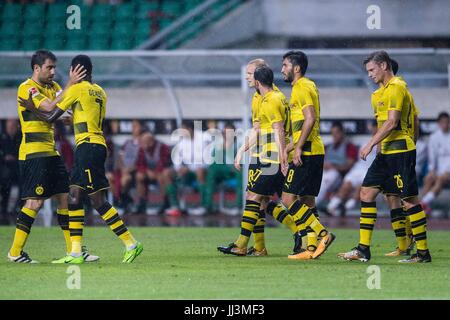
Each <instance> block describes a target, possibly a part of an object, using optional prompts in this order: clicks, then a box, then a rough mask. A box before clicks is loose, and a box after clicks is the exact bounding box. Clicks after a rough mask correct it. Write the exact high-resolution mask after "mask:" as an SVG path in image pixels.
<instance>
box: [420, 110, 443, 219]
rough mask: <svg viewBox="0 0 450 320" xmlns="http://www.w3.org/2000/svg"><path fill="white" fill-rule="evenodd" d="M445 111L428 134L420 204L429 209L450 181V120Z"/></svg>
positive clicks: (426, 209)
mask: <svg viewBox="0 0 450 320" xmlns="http://www.w3.org/2000/svg"><path fill="white" fill-rule="evenodd" d="M449 120H450V119H449V115H448V113H447V112H441V113H440V114H439V116H438V119H437V121H438V126H439V128H438V130H437V131H436V132H434V133H433V134H432V135H431V136H430V140H429V142H428V161H429V162H428V174H427V176H426V177H425V184H424V186H423V190H422V193H423V194H424V196H423V198H422V206H423V207H424V209H425V211H429V206H430V205H431V203H432V202H433V200H434V199H435V198H436V197H437V196H438V195H439V193H440V192H441V190H442V188H443V187H445V186H446V184H447V183H448V182H449V181H450V130H449V129H450V127H449V124H450V121H449Z"/></svg>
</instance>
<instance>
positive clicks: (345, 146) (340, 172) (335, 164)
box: [316, 121, 358, 207]
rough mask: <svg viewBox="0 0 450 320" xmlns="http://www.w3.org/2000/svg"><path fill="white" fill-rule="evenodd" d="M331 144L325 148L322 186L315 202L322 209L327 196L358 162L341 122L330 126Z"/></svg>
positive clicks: (354, 147) (356, 150) (352, 145)
mask: <svg viewBox="0 0 450 320" xmlns="http://www.w3.org/2000/svg"><path fill="white" fill-rule="evenodd" d="M331 136H332V139H333V141H332V143H330V144H327V145H326V146H325V161H324V164H323V177H322V185H321V187H320V192H319V195H318V196H317V199H316V202H317V204H318V205H319V206H321V207H323V201H324V200H325V198H326V196H327V194H328V193H329V192H331V191H333V190H336V189H338V188H339V186H340V185H341V183H342V179H343V178H344V176H345V175H346V174H347V172H348V171H349V170H350V169H351V168H352V167H353V165H354V164H355V162H356V161H357V160H358V148H357V147H356V146H355V145H354V144H353V143H351V142H350V141H349V140H348V139H347V137H346V136H345V131H344V127H343V125H342V123H341V122H339V121H335V122H333V124H332V126H331Z"/></svg>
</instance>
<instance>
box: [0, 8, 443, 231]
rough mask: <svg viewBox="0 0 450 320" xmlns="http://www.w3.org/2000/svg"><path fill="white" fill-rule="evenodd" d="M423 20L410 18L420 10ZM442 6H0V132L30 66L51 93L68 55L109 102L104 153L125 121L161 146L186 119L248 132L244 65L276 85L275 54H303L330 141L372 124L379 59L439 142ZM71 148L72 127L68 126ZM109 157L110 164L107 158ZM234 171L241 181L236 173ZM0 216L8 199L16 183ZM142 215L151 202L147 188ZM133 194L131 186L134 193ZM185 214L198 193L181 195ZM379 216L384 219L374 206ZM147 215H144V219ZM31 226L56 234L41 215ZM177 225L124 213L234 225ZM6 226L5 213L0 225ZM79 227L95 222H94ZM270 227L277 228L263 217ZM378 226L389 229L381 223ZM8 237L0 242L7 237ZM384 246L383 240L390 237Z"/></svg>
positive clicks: (47, 213) (125, 130) (219, 218)
mask: <svg viewBox="0 0 450 320" xmlns="http://www.w3.org/2000/svg"><path fill="white" fill-rule="evenodd" d="M69 5H77V6H78V7H79V8H80V9H81V20H80V22H81V29H72V30H71V29H69V28H67V26H66V22H67V19H68V17H69V16H70V15H71V14H70V13H67V12H66V9H67V7H68V6H69ZM372 5H377V6H378V7H379V8H380V18H381V28H380V29H371V28H369V27H368V20H369V19H370V17H371V15H372V13H371V12H368V8H369V7H370V6H372ZM419 8H420V9H419ZM448 21H450V3H449V2H448V1H446V0H430V1H421V0H411V1H389V0H378V1H373V0H361V1H358V0H346V1H308V0H278V1H277V0H248V1H246V0H229V1H227V0H180V1H176V0H149V1H146V0H136V1H125V0H124V1H120V0H117V1H113V0H111V1H95V0H92V1H88V0H86V1H82V0H74V1H58V0H55V1H51V0H50V1H2V2H1V3H0V50H1V51H0V61H1V62H0V97H1V99H0V132H2V133H3V132H5V128H6V120H7V119H17V107H16V105H17V104H16V90H17V86H18V84H20V83H21V82H22V81H23V80H24V79H26V78H27V77H29V76H30V74H31V72H30V67H29V59H30V57H31V54H32V52H33V51H35V50H36V49H39V48H46V49H50V50H52V51H53V52H54V53H55V54H56V56H57V57H58V67H57V73H58V74H57V77H56V79H55V80H56V81H58V82H59V83H65V82H66V80H67V71H66V70H67V69H68V66H69V62H70V59H71V58H72V57H73V56H74V55H76V54H79V53H87V54H89V55H90V56H91V57H92V60H93V65H94V79H95V81H97V82H99V83H100V84H101V85H102V86H103V87H104V88H105V90H106V92H107V94H108V98H109V101H108V106H107V119H108V120H109V121H110V125H111V127H112V128H113V134H112V135H111V138H112V141H113V142H114V145H115V150H117V151H118V150H119V149H120V147H121V145H122V144H123V143H124V141H126V140H127V139H129V138H130V135H131V128H132V120H135V119H137V120H142V121H143V122H144V123H145V124H146V125H147V127H148V128H149V130H150V131H152V132H153V133H154V134H155V136H156V138H157V139H158V140H160V141H162V142H165V143H167V144H169V145H170V144H173V142H172V141H171V139H170V134H171V133H172V132H173V131H174V130H175V129H176V128H178V127H180V126H181V124H182V122H183V121H185V120H201V121H202V123H203V129H206V123H207V121H208V120H215V121H216V122H217V127H218V128H219V129H222V128H223V127H224V126H225V124H227V123H229V122H231V123H233V124H234V125H235V126H236V127H237V128H242V129H247V128H249V126H250V114H249V112H250V110H249V106H250V97H251V94H252V92H251V90H249V89H248V88H246V83H245V80H244V76H243V69H242V68H243V66H245V65H246V63H247V61H249V60H251V59H254V58H258V57H261V58H264V59H266V60H267V61H268V63H269V64H270V66H271V67H272V68H273V69H274V72H275V76H276V79H275V80H276V84H277V85H279V86H280V88H281V89H282V91H284V93H285V94H287V95H288V93H289V86H288V85H286V84H285V83H283V81H282V78H281V74H280V70H281V56H282V55H283V53H285V52H286V51H287V50H288V49H291V48H295V49H301V50H304V51H305V52H306V53H307V54H308V56H309V63H310V64H309V68H308V74H307V75H308V76H309V77H310V78H311V79H313V80H314V81H316V83H317V85H318V87H319V90H320V94H321V96H320V97H321V132H322V135H323V139H324V141H325V143H329V142H330V141H331V136H330V128H331V124H332V122H334V121H341V122H342V123H343V125H344V127H345V129H346V134H347V136H348V137H349V139H350V140H351V141H352V142H353V143H355V144H356V145H358V144H359V143H361V141H364V139H366V138H367V137H368V131H367V128H366V125H367V122H368V121H370V120H371V119H372V110H371V107H370V93H371V92H372V91H373V89H374V88H375V87H374V85H373V84H372V83H371V82H370V81H369V79H368V78H367V75H366V72H365V71H364V68H363V65H362V60H363V59H364V57H365V56H366V55H367V54H368V53H369V52H371V51H373V50H374V49H379V48H385V49H386V50H387V51H388V53H390V54H391V56H392V57H393V58H395V59H396V60H397V61H398V63H399V65H400V71H399V74H400V75H402V76H403V77H404V78H405V80H406V81H407V82H408V85H409V86H410V88H411V92H412V94H413V96H414V98H415V101H416V104H417V105H418V106H419V108H420V110H421V114H420V120H421V133H422V136H423V139H424V141H425V142H426V139H427V136H428V135H429V134H430V133H432V132H434V131H435V130H436V128H437V127H436V121H435V119H436V117H437V115H438V113H439V112H441V111H447V112H448V111H449V110H450V92H449V90H450V29H449V28H448V23H447V22H448ZM65 131H66V135H67V139H68V141H70V142H71V143H72V144H73V138H72V135H71V133H72V132H71V129H70V126H66V127H65ZM115 156H116V157H117V156H118V155H115ZM244 172H245V171H244ZM12 185H13V188H12V194H11V199H10V202H9V210H12V209H13V207H14V205H15V203H14V197H16V196H17V192H18V190H17V188H16V187H15V184H14V181H13V184H12ZM149 188H150V189H149V190H150V192H149V207H153V209H154V207H155V206H158V205H159V204H160V202H161V201H162V199H161V198H160V197H158V189H157V188H155V187H149ZM131 194H132V196H135V189H134V187H133V188H132V190H131ZM180 196H181V197H185V203H186V204H185V205H186V206H187V207H195V206H196V205H197V204H198V202H199V201H200V200H199V195H198V193H197V192H196V191H195V190H191V189H189V188H187V189H185V192H181V194H180ZM235 196H236V195H235V194H234V192H233V187H231V188H230V187H228V188H227V186H226V185H223V186H222V185H221V186H219V188H218V191H217V192H216V194H215V196H214V199H215V202H216V203H218V204H219V205H220V206H221V208H223V207H227V206H230V204H231V203H233V201H234V197H235ZM449 199H450V192H449V190H448V188H447V189H446V190H444V192H443V193H442V194H441V195H440V196H439V198H438V201H436V205H435V206H434V207H433V210H432V211H431V213H430V214H431V215H430V217H431V218H432V219H430V221H429V226H430V227H431V228H432V229H433V230H434V229H435V230H438V229H444V230H447V229H449V228H450V223H449V221H448V220H447V218H448V217H449V214H450V205H449V203H450V201H449ZM378 200H379V204H380V205H381V207H380V208H381V209H379V216H385V217H388V216H389V213H388V210H387V207H386V206H385V205H384V203H383V201H382V199H381V197H379V199H378ZM148 209H150V208H148ZM43 211H44V213H43V214H41V215H40V216H39V219H38V220H37V222H36V225H39V224H44V225H50V224H52V225H56V219H55V218H53V219H52V208H51V205H50V204H47V207H46V208H45V209H44V210H43ZM218 211H219V212H217V213H215V212H214V213H213V212H208V213H207V214H205V215H202V216H197V215H190V214H189V213H188V212H186V213H185V214H182V215H181V216H169V215H166V214H155V210H153V211H152V210H148V211H147V214H145V212H138V213H137V214H131V213H128V214H125V215H124V219H125V221H126V222H127V223H128V224H130V225H139V226H167V225H169V226H229V227H237V226H238V225H239V222H240V216H239V215H230V214H226V213H223V212H220V210H218ZM1 214H2V215H3V217H2V218H3V223H5V224H8V223H13V222H14V216H13V215H12V214H6V213H5V212H2V213H1ZM358 215H359V211H358V210H357V209H355V210H353V211H352V212H347V216H346V217H345V218H342V217H334V216H331V217H330V216H326V215H324V218H325V221H326V223H328V224H329V225H331V226H339V227H342V226H343V227H349V228H355V230H354V233H355V234H356V232H357V231H356V228H357V226H358V224H359V219H358ZM87 219H88V220H87V224H88V225H90V224H101V223H102V222H101V220H100V219H99V218H98V217H95V216H94V215H93V214H90V215H88V216H87ZM268 225H269V226H277V223H276V222H275V221H272V220H270V219H268ZM378 226H381V227H383V228H390V221H389V219H388V218H386V219H380V220H379V222H378ZM5 238H7V237H5ZM392 239H393V237H392Z"/></svg>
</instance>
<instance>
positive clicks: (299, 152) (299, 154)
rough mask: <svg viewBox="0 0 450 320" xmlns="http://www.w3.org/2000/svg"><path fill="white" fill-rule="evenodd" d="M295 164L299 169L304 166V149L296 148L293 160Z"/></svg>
mask: <svg viewBox="0 0 450 320" xmlns="http://www.w3.org/2000/svg"><path fill="white" fill-rule="evenodd" d="M292 161H293V162H294V164H295V165H296V166H297V167H298V166H301V165H302V164H303V162H302V149H301V148H295V152H294V158H293V159H292Z"/></svg>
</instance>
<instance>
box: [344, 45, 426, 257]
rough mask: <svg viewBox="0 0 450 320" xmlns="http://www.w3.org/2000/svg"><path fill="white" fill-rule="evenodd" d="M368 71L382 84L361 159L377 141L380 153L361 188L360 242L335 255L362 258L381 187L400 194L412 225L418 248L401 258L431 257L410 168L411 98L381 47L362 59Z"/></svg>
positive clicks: (367, 254)
mask: <svg viewBox="0 0 450 320" xmlns="http://www.w3.org/2000/svg"><path fill="white" fill-rule="evenodd" d="M364 65H365V67H366V70H367V73H368V75H369V77H370V78H371V79H372V80H373V81H374V82H375V83H376V84H380V85H382V87H380V89H379V90H377V91H375V92H374V93H373V94H372V107H373V109H374V113H375V118H376V120H377V123H378V131H377V133H376V134H375V135H374V136H373V137H372V138H371V140H370V141H369V142H368V143H367V144H366V145H365V146H364V147H363V148H362V149H361V150H360V157H361V159H363V160H365V159H366V157H367V155H368V154H369V153H370V152H371V151H372V149H373V148H374V147H375V146H378V144H380V153H379V154H377V156H376V158H375V160H374V162H373V163H372V165H371V166H370V167H369V169H368V171H367V174H366V176H365V178H364V181H363V186H362V188H361V191H360V199H361V218H360V240H359V244H358V245H357V246H356V247H355V248H353V249H352V250H350V251H349V252H345V253H340V254H339V255H338V256H339V257H341V258H343V259H344V260H359V261H363V262H366V261H368V260H370V258H371V252H370V244H371V238H372V233H373V228H374V225H375V221H376V217H377V208H376V202H375V199H376V196H377V195H378V194H379V193H380V192H384V193H385V194H388V195H397V196H399V197H400V198H401V199H402V201H403V204H404V208H405V211H406V214H407V215H408V216H409V218H410V220H411V225H412V233H413V236H414V239H415V241H416V246H417V253H415V254H413V255H412V256H411V257H410V258H409V259H405V260H400V262H410V263H417V262H431V255H430V252H429V250H428V245H427V233H426V216H425V212H424V211H423V208H422V206H421V205H420V203H419V199H418V186H417V178H416V171H415V162H416V148H415V143H414V139H413V138H412V137H411V134H410V131H409V129H408V128H409V127H410V126H411V125H412V123H411V115H412V114H413V110H412V109H413V103H412V99H411V95H410V93H409V90H408V88H407V86H406V85H405V84H406V83H405V82H404V81H401V80H399V78H398V77H395V76H394V74H393V72H392V63H391V59H390V57H389V55H388V54H387V53H386V52H385V51H376V52H373V53H372V54H370V55H369V56H368V57H367V58H366V59H365V60H364Z"/></svg>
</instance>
